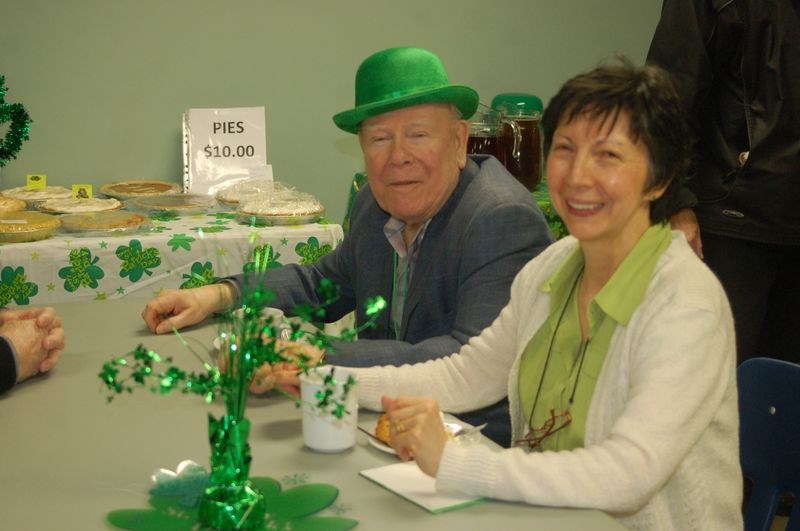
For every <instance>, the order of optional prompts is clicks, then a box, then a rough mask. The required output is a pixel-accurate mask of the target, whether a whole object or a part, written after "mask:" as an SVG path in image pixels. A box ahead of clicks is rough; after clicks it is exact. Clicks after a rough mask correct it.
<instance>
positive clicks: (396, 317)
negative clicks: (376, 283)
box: [383, 217, 430, 337]
mask: <svg viewBox="0 0 800 531" xmlns="http://www.w3.org/2000/svg"><path fill="white" fill-rule="evenodd" d="M429 223H430V220H428V221H426V222H425V224H424V225H422V227H420V229H419V232H418V233H417V235H416V236H415V237H414V241H412V242H411V246H410V247H406V242H405V240H404V239H403V232H404V231H405V228H406V224H405V222H404V221H400V220H399V219H397V218H394V217H392V218H389V221H387V222H386V224H385V225H384V226H383V233H384V234H385V235H386V239H387V240H389V244H390V245H391V246H392V248H393V249H394V252H395V255H394V279H392V280H393V282H394V284H393V285H392V304H391V308H390V312H391V314H390V318H391V320H392V326H393V328H394V335H395V337H400V326H401V325H402V323H403V308H404V307H405V304H406V295H407V294H408V286H410V285H411V276H412V275H413V274H414V266H415V265H416V263H417V258H418V257H419V249H420V247H421V246H422V240H423V238H425V230H426V229H427V228H428V224H429Z"/></svg>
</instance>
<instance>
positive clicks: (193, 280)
mask: <svg viewBox="0 0 800 531" xmlns="http://www.w3.org/2000/svg"><path fill="white" fill-rule="evenodd" d="M183 278H185V279H187V280H186V282H184V283H183V284H181V286H180V289H190V288H199V287H200V286H205V285H207V284H213V283H215V282H216V281H217V280H219V278H217V277H216V276H214V268H213V266H212V265H211V262H206V263H205V264H201V263H200V262H195V263H193V264H192V272H191V274H189V275H187V274H184V275H183Z"/></svg>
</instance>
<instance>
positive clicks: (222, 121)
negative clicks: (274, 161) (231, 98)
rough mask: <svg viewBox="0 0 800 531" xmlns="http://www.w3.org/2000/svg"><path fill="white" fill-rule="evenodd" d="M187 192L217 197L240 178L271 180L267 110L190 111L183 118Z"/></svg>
mask: <svg viewBox="0 0 800 531" xmlns="http://www.w3.org/2000/svg"><path fill="white" fill-rule="evenodd" d="M183 136H184V140H183V156H184V191H185V192H191V193H195V194H213V193H215V191H217V189H218V188H219V187H220V186H222V185H225V184H226V183H229V182H230V181H234V180H236V179H238V178H242V177H245V178H268V179H269V180H272V168H271V166H269V164H268V163H267V142H266V113H265V110H264V107H235V108H228V109H189V110H188V111H186V113H184V115H183Z"/></svg>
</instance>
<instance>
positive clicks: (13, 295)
mask: <svg viewBox="0 0 800 531" xmlns="http://www.w3.org/2000/svg"><path fill="white" fill-rule="evenodd" d="M27 279H28V278H27V277H26V276H25V268H23V267H22V266H20V267H18V268H16V269H14V268H12V267H8V266H6V267H4V268H3V271H2V272H0V306H5V305H6V304H8V303H9V302H11V301H12V300H13V301H14V302H16V303H17V304H19V305H20V306H23V305H25V304H30V302H31V301H30V298H31V297H33V296H34V295H36V294H37V293H39V286H37V285H36V284H35V283H33V282H26V280H27Z"/></svg>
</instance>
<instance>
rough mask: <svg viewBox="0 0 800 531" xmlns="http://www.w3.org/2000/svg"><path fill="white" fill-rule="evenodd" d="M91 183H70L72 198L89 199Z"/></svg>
mask: <svg viewBox="0 0 800 531" xmlns="http://www.w3.org/2000/svg"><path fill="white" fill-rule="evenodd" d="M92 197H93V194H92V185H91V184H73V185H72V198H73V199H91V198H92Z"/></svg>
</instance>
